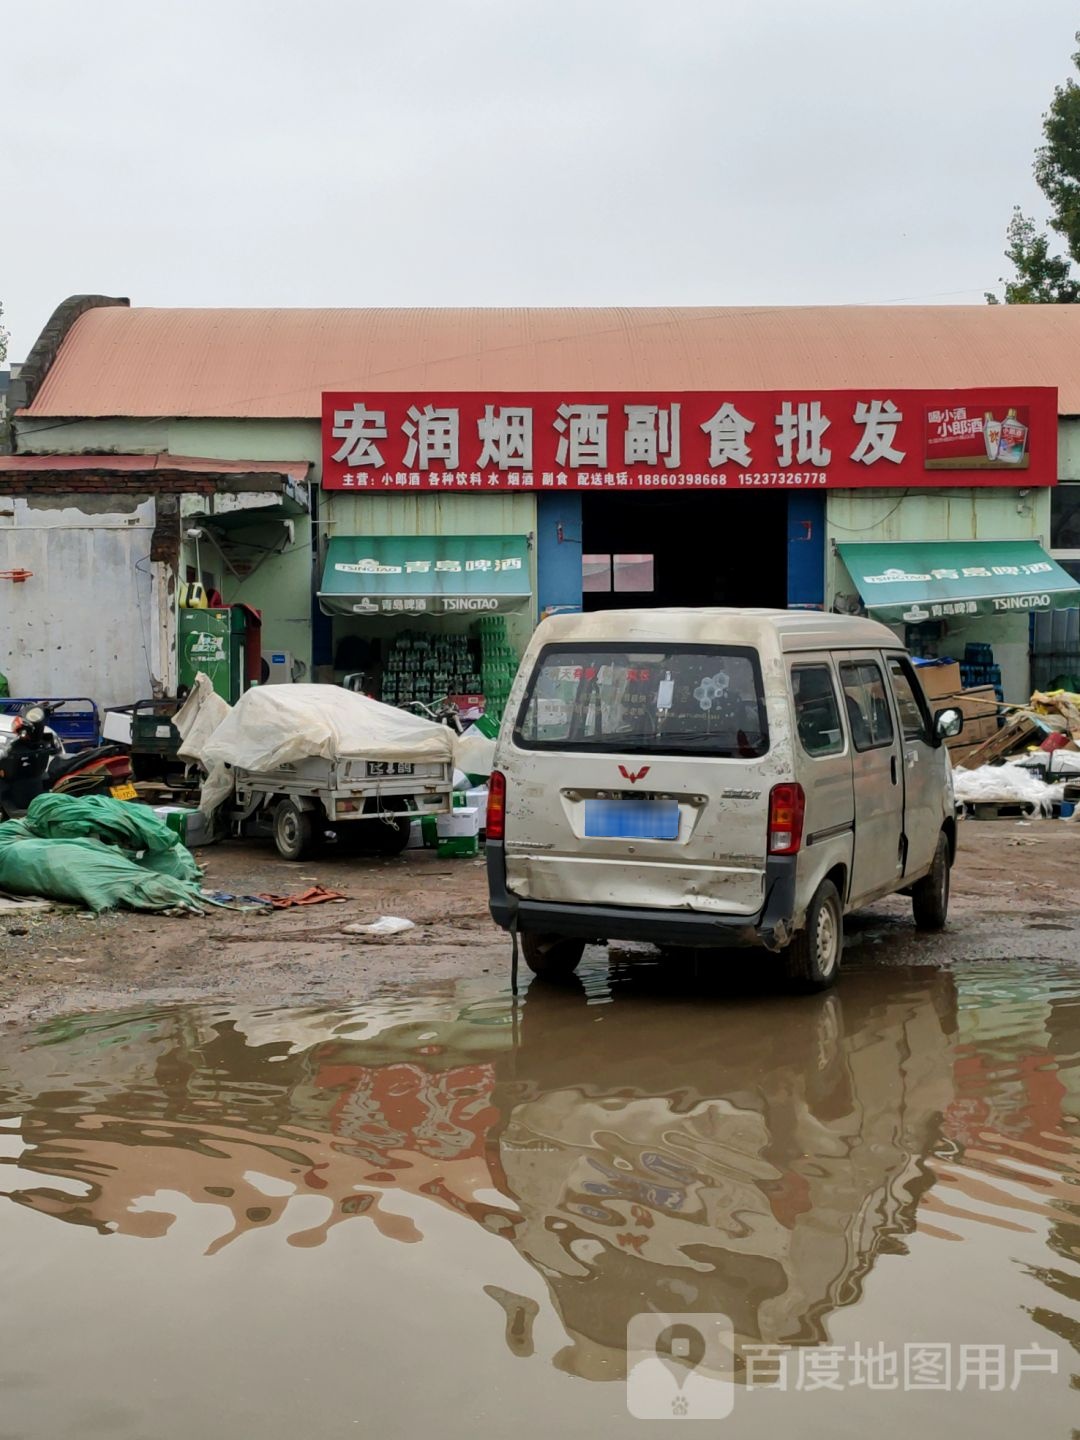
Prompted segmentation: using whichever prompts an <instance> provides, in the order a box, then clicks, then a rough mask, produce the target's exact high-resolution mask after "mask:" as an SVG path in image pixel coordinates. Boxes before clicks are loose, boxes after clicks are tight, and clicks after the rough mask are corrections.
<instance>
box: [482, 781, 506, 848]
mask: <svg viewBox="0 0 1080 1440" xmlns="http://www.w3.org/2000/svg"><path fill="white" fill-rule="evenodd" d="M484 829H485V830H486V832H487V838H488V839H489V840H501V839H502V838H503V837H504V835H505V834H506V776H505V775H504V774H503V773H502V771H501V770H493V771H492V772H491V775H490V777H489V778H488V802H487V819H486V821H485V824H484Z"/></svg>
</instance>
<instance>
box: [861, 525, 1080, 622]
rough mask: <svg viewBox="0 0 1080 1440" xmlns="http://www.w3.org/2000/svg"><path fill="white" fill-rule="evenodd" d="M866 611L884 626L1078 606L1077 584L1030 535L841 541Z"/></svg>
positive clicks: (1079, 600)
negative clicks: (900, 541)
mask: <svg viewBox="0 0 1080 1440" xmlns="http://www.w3.org/2000/svg"><path fill="white" fill-rule="evenodd" d="M836 548H837V550H838V551H839V554H840V558H841V559H842V560H843V562H844V564H845V565H846V566H847V569H848V573H849V574H850V576H851V578H852V580H853V581H854V582H855V585H856V586H857V588H858V591H859V594H860V595H861V596H862V598H863V603H864V604H865V606H866V608H867V610H868V611H869V612H870V614H871V615H872V616H873V617H874V619H875V620H884V621H885V622H886V624H893V625H896V624H900V623H902V622H906V623H907V624H915V623H917V622H918V621H921V620H943V619H949V618H953V617H956V616H960V615H1006V614H1024V613H1026V612H1028V611H1031V610H1064V609H1069V608H1071V607H1072V606H1076V605H1080V582H1078V581H1076V580H1074V579H1073V577H1072V576H1071V575H1069V574H1068V573H1067V572H1066V571H1065V570H1063V569H1062V568H1061V566H1060V565H1058V564H1057V562H1056V561H1054V560H1051V558H1050V556H1049V555H1048V554H1047V553H1046V551H1045V550H1044V549H1043V548H1042V546H1041V545H1039V544H1037V543H1036V542H1035V541H1034V540H927V541H923V542H921V543H912V544H896V545H891V544H890V545H838V546H837V547H836Z"/></svg>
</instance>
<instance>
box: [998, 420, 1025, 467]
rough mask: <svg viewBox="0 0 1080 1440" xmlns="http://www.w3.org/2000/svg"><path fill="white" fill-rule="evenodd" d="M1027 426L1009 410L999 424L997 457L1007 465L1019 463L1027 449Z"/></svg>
mask: <svg viewBox="0 0 1080 1440" xmlns="http://www.w3.org/2000/svg"><path fill="white" fill-rule="evenodd" d="M1027 436H1028V427H1027V426H1026V425H1025V424H1024V423H1023V422H1022V421H1021V420H1020V419H1019V418H1018V417H1017V414H1016V411H1015V410H1010V411H1009V413H1008V414H1007V415H1006V416H1005V419H1004V421H1003V423H1002V426H1001V440H1000V442H999V444H998V459H999V460H1004V461H1005V463H1006V464H1007V465H1019V464H1020V463H1021V461H1022V460H1023V458H1024V451H1025V450H1026V449H1027Z"/></svg>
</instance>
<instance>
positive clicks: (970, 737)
mask: <svg viewBox="0 0 1080 1440" xmlns="http://www.w3.org/2000/svg"><path fill="white" fill-rule="evenodd" d="M946 705H952V706H954V707H955V708H956V709H957V710H959V711H960V713H961V714H962V715H963V717H964V728H963V730H961V732H960V734H959V735H956V736H954V737H953V738H952V739H951V740H946V742H945V743H946V745H948V747H949V749H950V750H964V749H968V748H971V747H973V746H975V745H981V744H982V743H983V741H984V740H989V739H990V738H991V736H993V735H996V734H997V732H998V699H997V692H996V691H995V689H994V687H993V685H976V686H974V687H973V688H972V689H970V690H963V691H961V692H960V694H959V695H957V696H954V697H952V698H951V699H949V700H939V701H938V702H937V706H936V708H937V709H941V708H942V707H943V706H946Z"/></svg>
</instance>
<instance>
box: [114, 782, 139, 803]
mask: <svg viewBox="0 0 1080 1440" xmlns="http://www.w3.org/2000/svg"><path fill="white" fill-rule="evenodd" d="M109 794H110V795H111V796H112V797H113V799H114V800H137V799H138V798H139V792H138V791H137V790H136V789H135V786H134V785H110V786H109Z"/></svg>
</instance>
